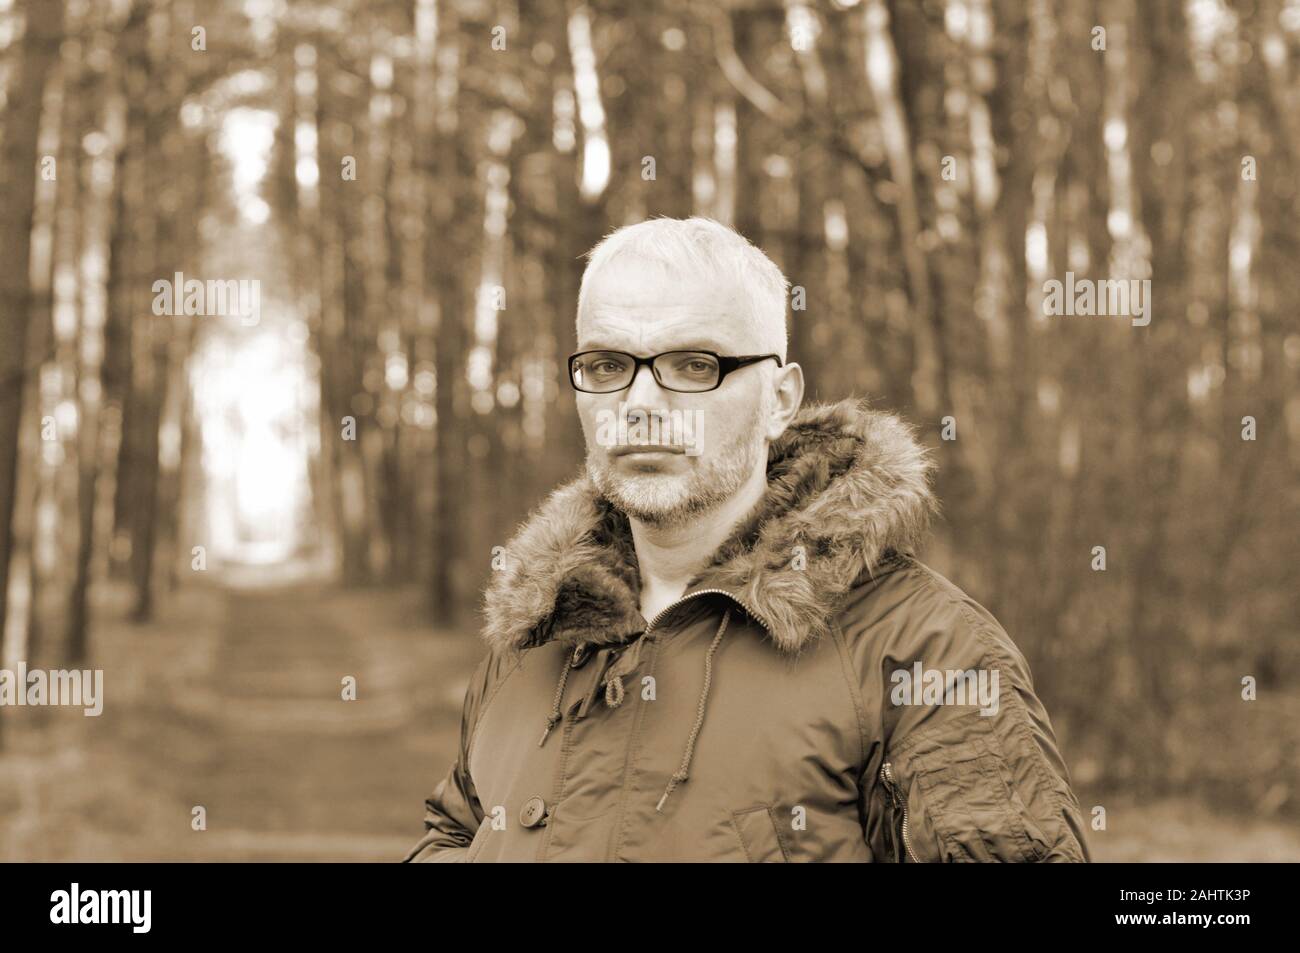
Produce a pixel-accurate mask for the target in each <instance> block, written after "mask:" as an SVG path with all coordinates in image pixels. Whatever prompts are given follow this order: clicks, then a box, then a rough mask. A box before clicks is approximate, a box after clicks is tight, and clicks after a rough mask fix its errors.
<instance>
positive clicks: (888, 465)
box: [484, 400, 938, 653]
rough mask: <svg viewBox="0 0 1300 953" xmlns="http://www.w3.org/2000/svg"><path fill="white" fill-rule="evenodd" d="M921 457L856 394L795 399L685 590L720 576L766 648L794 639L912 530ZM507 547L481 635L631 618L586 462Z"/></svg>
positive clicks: (633, 624) (583, 630)
mask: <svg viewBox="0 0 1300 953" xmlns="http://www.w3.org/2000/svg"><path fill="white" fill-rule="evenodd" d="M932 467H933V465H932V463H931V461H930V454H929V451H928V450H926V449H925V448H924V447H923V446H921V445H920V444H919V443H918V442H917V440H916V438H915V437H914V435H913V433H912V430H911V428H910V427H908V425H907V424H905V423H903V421H902V420H901V419H899V418H898V417H896V416H894V415H892V414H888V413H883V412H880V411H873V410H870V409H869V408H868V407H867V405H866V403H865V402H864V401H857V400H844V401H840V402H838V403H833V404H814V405H811V406H808V407H806V408H804V409H803V410H802V411H800V412H799V414H798V415H797V416H796V417H795V419H794V421H793V423H791V425H790V426H789V427H788V428H787V429H786V432H785V433H784V434H782V435H781V437H780V438H779V439H778V440H776V441H775V442H774V443H773V444H772V446H771V447H770V449H769V452H768V465H767V479H768V490H767V494H766V495H765V496H764V497H763V499H762V501H761V502H760V503H759V505H758V507H757V508H756V509H755V511H754V512H753V513H752V514H751V515H750V517H749V518H748V519H746V520H745V521H744V523H742V524H741V526H739V527H738V528H737V530H736V531H735V532H734V533H733V534H732V536H731V537H730V538H729V539H728V540H727V542H725V543H724V544H723V545H722V546H721V547H719V549H718V551H717V553H715V554H714V556H713V558H712V559H711V560H710V562H709V565H708V566H707V567H706V568H705V569H704V570H703V571H702V572H701V573H700V575H699V576H698V577H697V578H696V579H694V580H692V581H691V583H690V585H688V586H687V591H690V590H695V589H722V590H725V591H726V592H728V593H729V594H731V595H732V597H733V598H734V599H735V600H736V601H737V602H739V603H740V604H741V606H742V607H744V608H746V609H747V610H748V611H750V612H751V613H752V614H753V615H755V616H756V617H757V619H758V621H759V622H761V623H762V624H763V626H764V627H765V628H766V629H767V630H768V633H769V634H770V636H771V638H772V641H773V642H774V643H775V644H776V646H777V647H778V648H779V649H781V650H782V651H784V652H789V653H796V652H798V651H799V650H800V649H801V648H802V647H803V646H805V645H807V644H809V643H810V642H811V641H812V640H814V639H816V638H818V637H820V636H821V635H824V634H825V633H826V632H827V631H828V629H829V626H830V622H831V619H832V618H833V616H834V614H835V612H836V610H837V609H838V607H839V606H840V605H841V604H842V603H843V601H844V598H845V596H847V595H848V593H849V592H850V590H852V588H853V587H854V585H855V584H856V583H857V582H858V580H859V579H861V578H862V576H863V575H864V574H867V573H871V572H872V571H873V569H874V568H875V567H877V566H879V565H880V564H882V563H883V562H885V561H887V560H888V559H889V558H890V557H891V556H892V555H894V554H896V553H906V552H910V551H911V550H912V549H913V548H915V547H916V546H917V545H918V544H919V543H920V541H921V539H922V537H923V536H924V534H925V532H926V529H927V527H928V526H929V522H930V519H931V518H932V517H933V515H934V514H935V512H936V511H937V509H938V504H937V502H936V500H935V498H934V495H933V493H932V492H931V491H930V473H931V470H932ZM799 546H801V547H803V550H802V553H803V564H804V565H803V568H801V569H796V568H794V567H793V565H792V563H793V562H794V560H795V558H796V554H797V553H798V552H799V551H798V550H796V548H795V547H799ZM506 552H507V554H508V560H509V564H508V566H507V568H506V569H504V570H502V571H501V572H499V573H497V574H496V578H495V579H494V580H493V582H492V584H491V586H489V588H488V591H487V594H486V601H485V616H486V626H485V627H484V637H485V638H486V639H487V641H488V643H489V644H490V645H492V646H493V647H495V648H499V649H520V648H525V647H528V646H532V645H540V644H542V643H544V642H548V641H552V640H558V641H561V642H566V643H573V644H578V643H582V642H590V643H596V644H611V643H621V642H625V641H627V640H628V639H630V638H631V637H633V636H635V635H637V634H639V633H640V632H642V631H644V629H645V625H646V622H645V619H643V618H642V617H641V613H640V609H639V607H640V597H639V592H640V574H639V571H638V569H637V561H636V551H635V549H634V548H633V545H632V534H631V530H630V527H629V526H628V522H627V517H625V516H624V515H623V514H622V513H620V512H618V511H617V510H615V509H614V508H613V506H612V505H611V504H610V503H609V502H608V501H607V500H605V499H604V498H603V497H601V496H600V495H599V494H598V493H597V492H596V489H595V487H594V486H592V484H591V482H590V480H588V478H587V477H586V476H583V477H580V478H579V479H577V480H574V481H573V482H572V483H569V484H567V485H566V486H563V487H561V488H560V489H558V490H556V491H555V492H554V493H552V494H551V495H550V497H548V498H547V500H546V501H545V502H544V503H543V504H542V505H541V507H539V508H538V510H537V511H536V512H535V513H534V514H533V515H532V516H531V517H530V518H529V519H528V521H527V522H526V523H525V524H524V525H523V527H522V528H521V529H520V531H519V532H518V533H517V534H516V536H515V538H514V539H513V540H511V542H510V544H509V545H508V546H507V547H506Z"/></svg>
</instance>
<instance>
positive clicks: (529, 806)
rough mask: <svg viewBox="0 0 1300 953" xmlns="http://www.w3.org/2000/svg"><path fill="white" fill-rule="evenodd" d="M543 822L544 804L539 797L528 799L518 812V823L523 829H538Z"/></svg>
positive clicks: (544, 815) (544, 818)
mask: <svg viewBox="0 0 1300 953" xmlns="http://www.w3.org/2000/svg"><path fill="white" fill-rule="evenodd" d="M544 820H546V802H545V801H543V800H542V799H541V798H539V797H530V798H529V799H528V800H527V801H525V802H524V806H523V809H522V810H521V811H520V812H519V823H520V824H522V825H524V827H538V826H540V825H541V823H542V821H544Z"/></svg>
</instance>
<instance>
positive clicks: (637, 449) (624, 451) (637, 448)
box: [609, 443, 685, 457]
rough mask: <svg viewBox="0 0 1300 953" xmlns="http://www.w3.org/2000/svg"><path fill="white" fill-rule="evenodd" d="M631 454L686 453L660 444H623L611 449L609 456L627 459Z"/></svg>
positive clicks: (682, 449)
mask: <svg viewBox="0 0 1300 953" xmlns="http://www.w3.org/2000/svg"><path fill="white" fill-rule="evenodd" d="M630 453H685V449H684V448H683V447H666V446H662V445H659V444H640V443H631V444H627V443H625V444H622V445H621V446H617V447H610V449H609V455H610V456H611V457H625V456H627V455H628V454H630Z"/></svg>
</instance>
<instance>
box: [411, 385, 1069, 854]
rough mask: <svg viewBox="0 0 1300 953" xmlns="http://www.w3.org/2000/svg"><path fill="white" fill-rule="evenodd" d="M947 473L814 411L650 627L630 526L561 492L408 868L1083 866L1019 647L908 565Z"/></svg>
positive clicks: (546, 508) (482, 671) (886, 430)
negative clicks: (492, 864) (557, 864)
mask: <svg viewBox="0 0 1300 953" xmlns="http://www.w3.org/2000/svg"><path fill="white" fill-rule="evenodd" d="M930 469H931V464H930V462H929V458H928V454H927V451H926V450H925V449H924V448H922V447H921V446H920V445H919V444H918V443H917V442H916V440H915V438H914V437H913V435H912V433H911V431H910V429H909V428H908V427H907V426H906V425H904V424H903V423H902V422H901V421H900V420H899V419H898V418H896V417H894V416H892V415H889V414H886V413H881V412H876V411H872V410H870V409H868V408H867V407H866V406H865V405H864V404H862V403H858V402H854V401H844V402H841V403H838V404H825V405H815V406H811V407H807V408H805V409H804V410H802V411H801V412H800V413H799V415H798V417H797V418H796V419H795V421H794V423H793V424H792V425H791V426H790V427H789V428H788V429H787V431H786V433H785V434H784V435H783V436H782V437H781V438H780V439H779V440H778V441H776V442H774V443H773V444H772V446H771V448H770V451H769V463H768V491H767V493H766V495H765V497H764V498H763V500H762V501H761V502H760V504H759V505H758V507H757V508H756V510H755V511H754V513H753V514H752V515H751V516H750V517H749V518H748V519H747V520H745V521H744V523H743V525H741V526H739V527H738V528H737V530H736V531H735V532H734V534H733V535H732V536H731V537H730V538H729V539H728V541H727V542H726V543H724V545H723V546H722V547H721V548H720V549H719V550H718V551H717V553H716V554H715V555H714V557H713V558H712V560H711V562H710V564H709V565H708V567H707V568H706V569H705V570H703V571H702V572H701V573H700V574H699V575H698V577H697V578H696V579H694V580H693V581H692V582H691V583H690V584H689V585H688V586H687V589H686V593H685V595H683V597H682V598H681V599H679V600H678V601H677V602H676V603H674V604H673V605H671V606H670V607H668V608H667V609H665V610H664V611H662V612H661V613H659V614H658V615H657V616H656V617H655V618H654V619H651V620H649V621H647V620H645V619H644V618H642V616H641V614H640V611H639V604H640V603H639V596H638V588H639V576H638V571H637V562H636V553H635V550H634V548H633V545H632V541H631V534H630V531H629V526H628V522H627V519H626V517H625V516H623V515H622V514H621V513H619V512H618V511H616V510H615V509H613V507H612V506H611V505H610V504H609V503H608V502H607V501H605V500H604V499H603V498H602V497H601V496H600V495H599V494H598V493H597V492H596V491H595V490H594V488H593V486H592V484H591V483H590V482H589V481H588V480H587V479H586V478H585V477H584V478H582V479H578V480H576V481H574V482H572V483H570V484H568V485H567V486H564V487H562V488H561V489H559V490H557V491H556V492H555V493H553V494H552V495H551V496H550V498H549V499H548V500H547V501H546V502H545V503H544V504H543V505H542V506H541V507H540V509H539V510H538V511H537V512H536V513H535V514H534V515H533V516H532V517H531V518H530V519H529V520H528V521H527V522H526V523H525V525H524V526H523V528H522V529H521V530H520V532H519V533H518V534H517V535H516V537H515V538H514V540H513V541H512V542H511V543H510V544H509V546H508V547H507V549H506V553H507V563H508V565H507V566H506V568H504V569H503V570H501V571H500V572H499V573H498V574H497V577H496V578H495V580H494V581H493V583H492V584H491V586H490V587H489V589H488V592H487V597H486V604H485V616H486V625H485V628H484V634H485V637H486V640H487V643H488V646H489V651H488V653H487V655H486V656H485V657H484V659H483V661H482V662H481V664H479V666H478V668H477V670H476V671H475V673H474V674H473V677H472V679H471V682H470V685H469V688H468V691H467V692H466V696H465V704H464V710H463V714H462V722H461V733H460V750H459V753H458V756H457V757H456V759H455V763H454V764H453V765H452V767H451V769H450V771H449V772H448V773H447V774H446V776H445V777H443V778H442V780H441V781H440V783H439V784H438V785H437V787H436V789H435V790H434V792H433V794H432V795H431V796H430V797H429V798H428V800H427V801H426V802H425V807H426V812H425V821H424V823H425V829H426V834H425V836H424V837H423V838H422V839H421V840H420V841H419V842H418V843H417V844H416V845H415V846H414V847H413V848H412V849H411V851H410V852H409V853H408V854H407V856H406V857H405V860H406V861H440V862H441V861H464V862H474V861H534V860H536V861H613V860H619V861H741V862H743V861H751V862H763V861H776V862H785V861H790V862H793V861H873V860H874V861H889V862H900V861H901V862H919V861H994V860H996V861H1040V860H1052V861H1087V860H1088V859H1089V855H1088V849H1087V846H1086V844H1085V841H1084V834H1083V820H1082V816H1081V812H1080V808H1079V803H1078V800H1077V799H1076V798H1075V795H1074V793H1073V792H1072V791H1071V789H1070V781H1069V774H1068V772H1067V770H1066V766H1065V763H1064V761H1063V760H1062V758H1061V755H1060V753H1059V752H1058V749H1057V744H1056V739H1055V737H1054V735H1053V732H1052V728H1051V724H1050V722H1049V721H1048V717H1047V713H1046V711H1044V709H1043V706H1042V704H1041V703H1040V702H1039V700H1038V698H1037V697H1036V696H1035V694H1034V691H1033V686H1032V683H1031V680H1030V672H1029V667H1028V665H1027V664H1026V662H1025V659H1024V657H1023V655H1022V654H1021V653H1020V651H1019V650H1018V649H1017V648H1016V646H1015V645H1014V644H1013V643H1012V641H1011V639H1010V638H1009V637H1008V636H1007V634H1006V632H1004V631H1003V630H1002V628H1001V627H1000V626H999V625H998V623H997V621H996V620H995V619H994V618H993V616H992V615H990V614H989V612H988V611H986V610H985V609H984V608H983V607H982V606H980V605H979V604H978V603H976V602H975V601H974V600H973V599H971V598H970V597H969V596H967V595H966V594H965V593H964V592H962V591H961V590H960V589H958V588H957V587H956V586H954V585H953V584H952V583H950V582H949V581H947V580H946V579H944V578H943V577H942V576H940V575H939V574H938V573H936V572H934V571H933V570H931V569H929V568H928V567H926V566H925V565H923V564H922V563H920V562H919V561H918V560H917V559H916V558H915V557H914V556H913V555H912V553H913V551H914V549H915V547H916V546H917V544H918V543H919V542H920V540H921V537H922V535H923V534H924V532H925V530H926V527H927V525H928V522H929V520H930V517H931V515H932V513H933V512H934V510H935V508H936V504H935V500H934V498H933V495H932V493H931V491H930V488H929V482H930ZM931 672H938V673H940V674H939V676H938V677H937V678H936V677H932V676H931V675H930V674H929V673H931ZM972 672H973V673H976V677H978V673H981V672H982V673H984V676H985V679H986V680H985V685H986V687H988V688H990V689H992V688H993V687H996V692H991V693H990V694H987V695H986V697H985V698H984V699H983V701H984V702H991V701H995V702H996V703H995V704H984V705H982V707H981V705H980V703H979V701H977V700H976V693H975V689H974V687H973V685H974V679H973V678H970V677H968V673H972ZM952 673H961V674H960V675H959V676H956V677H954V675H953V674H952ZM992 673H997V678H996V680H994V679H993V677H992ZM938 679H942V680H943V683H942V685H941V684H940V681H939V680H938ZM958 682H960V683H961V685H962V686H964V687H966V688H968V689H969V691H968V692H967V694H966V695H965V696H964V698H963V696H962V695H961V694H960V693H959V692H957V691H956V687H957V686H956V684H955V683H958ZM945 686H946V687H947V688H949V689H953V690H952V691H950V692H949V693H948V694H943V693H941V692H940V690H939V689H940V688H942V687H945ZM923 688H924V690H922V689H923ZM962 701H965V703H964V704H963V703H961V702H962Z"/></svg>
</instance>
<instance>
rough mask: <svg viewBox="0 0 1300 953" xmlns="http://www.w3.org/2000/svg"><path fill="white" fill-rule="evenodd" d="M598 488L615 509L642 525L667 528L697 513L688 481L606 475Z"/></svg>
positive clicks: (672, 477)
mask: <svg viewBox="0 0 1300 953" xmlns="http://www.w3.org/2000/svg"><path fill="white" fill-rule="evenodd" d="M595 483H596V488H597V489H598V490H600V492H601V494H602V495H603V496H604V497H605V498H606V499H607V500H609V501H610V503H612V504H613V505H614V507H615V509H617V510H619V511H620V512H622V513H624V514H626V515H627V516H629V517H631V518H633V519H636V520H639V521H640V522H642V523H650V524H653V525H666V524H671V523H675V522H678V521H680V520H682V519H685V518H686V517H688V516H690V515H691V514H692V513H694V512H695V511H696V509H697V507H696V506H694V505H693V501H692V499H691V492H690V487H689V486H688V485H687V483H688V481H687V480H686V478H685V477H682V476H677V475H668V474H645V475H636V476H624V475H619V474H615V473H611V472H609V471H606V472H605V473H604V474H603V478H602V479H598V480H596V481H595Z"/></svg>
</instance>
